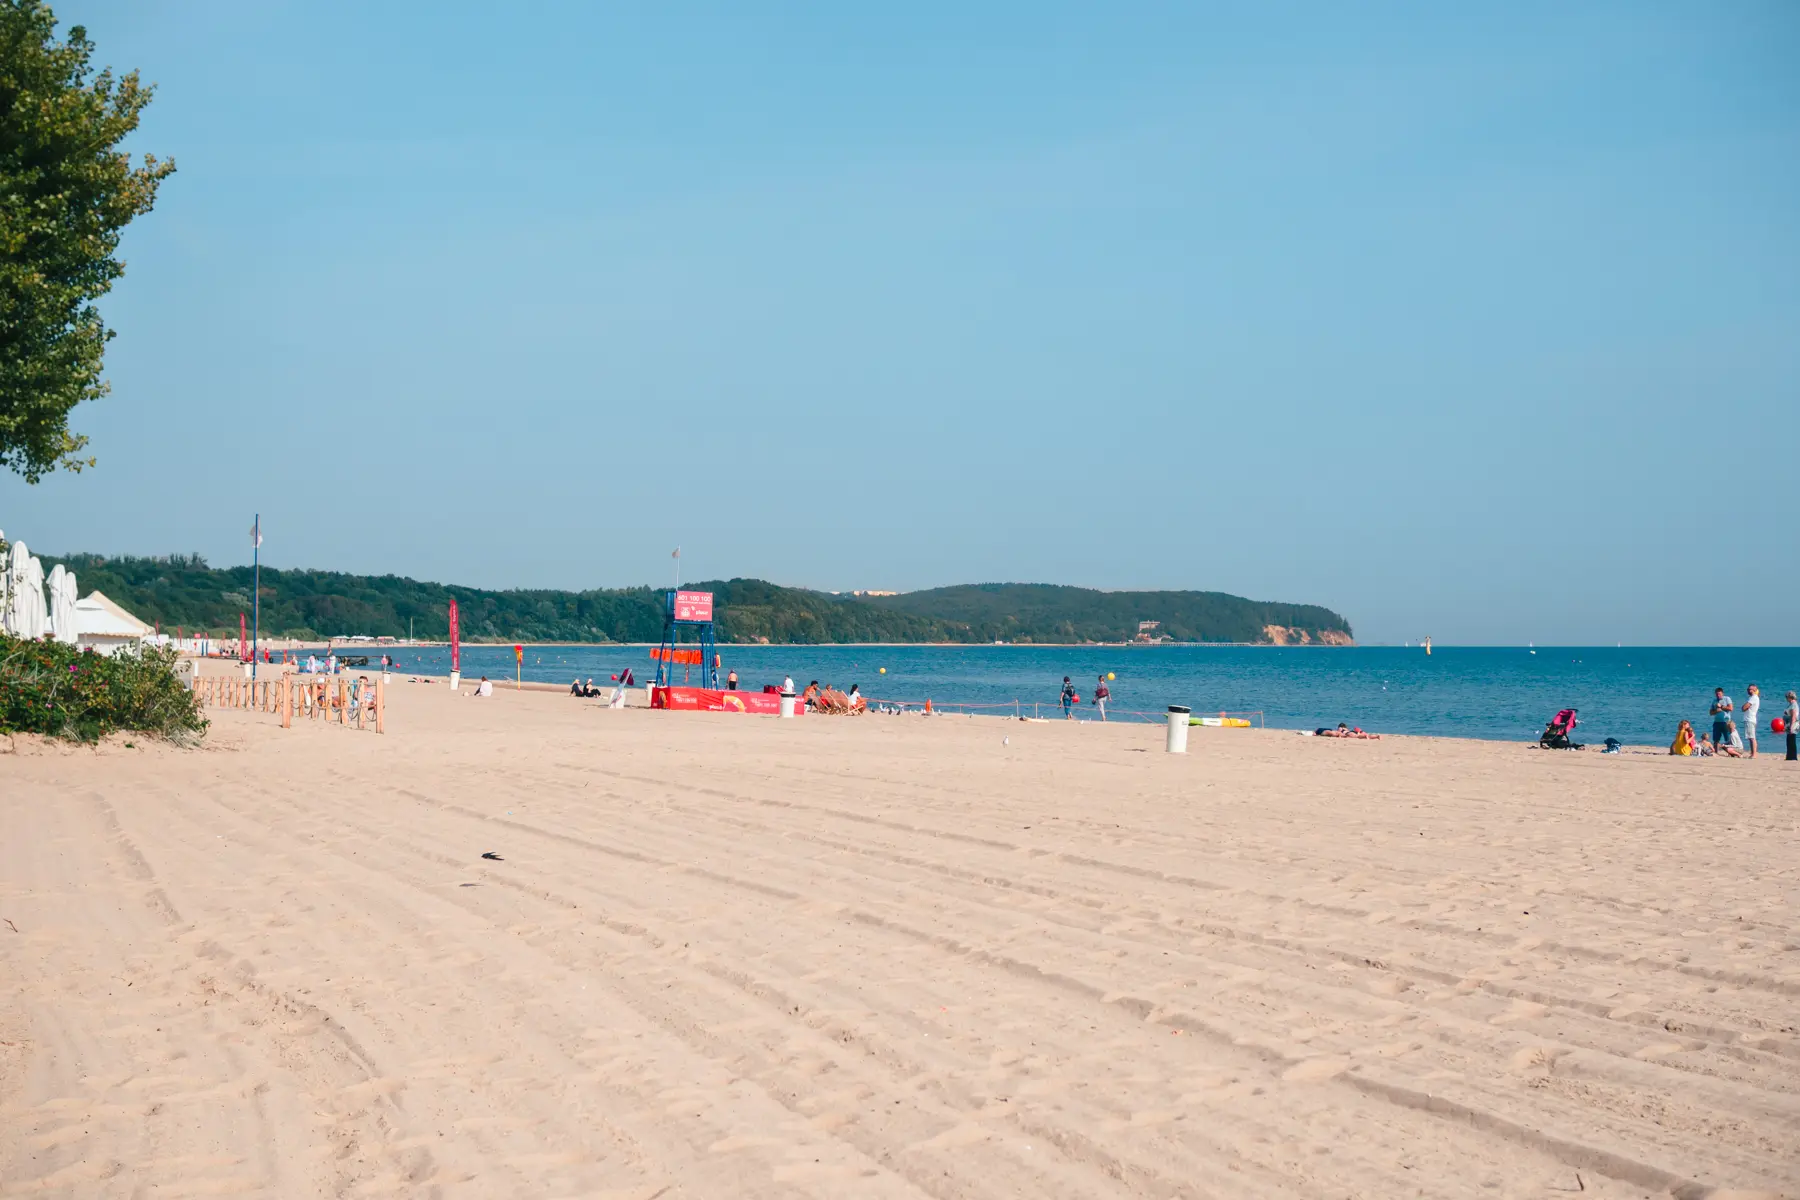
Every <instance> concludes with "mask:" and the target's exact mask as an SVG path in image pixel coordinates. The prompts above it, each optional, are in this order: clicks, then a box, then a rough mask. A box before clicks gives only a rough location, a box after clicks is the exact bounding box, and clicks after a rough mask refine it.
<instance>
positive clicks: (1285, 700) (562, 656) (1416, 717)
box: [350, 646, 1800, 750]
mask: <svg viewBox="0 0 1800 1200" xmlns="http://www.w3.org/2000/svg"><path fill="white" fill-rule="evenodd" d="M720 650H721V654H722V655H723V658H724V669H727V670H729V669H732V668H735V669H736V670H737V672H738V676H739V679H740V685H739V686H741V687H743V688H745V689H747V690H760V689H761V688H762V686H763V685H764V684H765V683H777V682H779V681H780V679H781V677H782V676H783V675H784V674H787V675H792V676H793V677H794V679H795V681H796V682H797V683H798V684H799V685H800V686H802V687H804V686H805V685H806V684H807V683H808V682H809V681H811V680H814V679H817V680H820V681H821V682H827V683H831V684H834V685H836V686H837V687H839V688H848V687H849V685H850V684H852V683H856V684H860V685H861V687H862V691H863V693H864V694H865V695H867V696H869V697H871V698H872V699H876V700H883V699H887V700H896V701H904V702H907V703H910V704H922V703H923V702H924V701H925V700H927V699H930V700H931V701H932V702H933V707H934V708H938V709H948V710H955V709H958V708H961V707H964V706H973V705H994V706H998V707H997V708H994V709H990V710H988V711H999V712H1012V711H1014V705H1015V704H1016V705H1017V706H1018V711H1020V712H1021V713H1023V714H1025V715H1031V714H1032V713H1033V712H1034V711H1041V712H1042V713H1043V714H1044V715H1050V714H1052V713H1053V712H1057V711H1058V710H1057V693H1058V692H1059V691H1060V690H1061V687H1062V678H1063V676H1064V675H1068V676H1071V677H1072V678H1073V679H1074V680H1075V684H1076V688H1077V690H1078V691H1079V693H1080V695H1081V698H1082V703H1081V704H1080V705H1079V706H1077V708H1076V712H1077V715H1078V716H1080V717H1083V718H1092V717H1094V716H1095V715H1096V714H1095V713H1094V712H1093V709H1092V706H1091V705H1090V704H1089V703H1088V700H1089V698H1090V696H1091V694H1092V690H1093V684H1094V681H1095V678H1096V676H1098V675H1100V674H1102V673H1105V672H1109V671H1110V672H1112V673H1113V674H1115V675H1116V676H1117V677H1118V678H1117V679H1116V680H1115V681H1114V682H1113V683H1112V684H1111V685H1110V686H1111V688H1112V693H1113V699H1112V703H1111V706H1110V707H1111V708H1112V709H1113V710H1115V714H1116V716H1118V717H1126V719H1129V717H1128V716H1127V714H1128V713H1130V712H1138V713H1144V714H1148V715H1149V717H1150V718H1151V719H1156V718H1157V715H1158V714H1160V713H1162V712H1164V711H1165V710H1166V709H1167V706H1168V705H1170V704H1186V705H1188V706H1189V707H1190V708H1192V709H1193V710H1194V712H1195V713H1198V714H1206V713H1217V712H1222V711H1228V712H1236V713H1260V714H1261V716H1260V718H1259V719H1260V720H1261V721H1262V722H1263V723H1265V724H1267V725H1268V726H1270V727H1272V728H1278V729H1312V728H1314V727H1316V726H1320V725H1336V724H1337V723H1338V722H1339V721H1346V722H1348V723H1350V724H1351V725H1360V726H1361V727H1362V728H1364V729H1366V730H1369V731H1370V732H1372V733H1405V734H1431V735H1436V736H1444V737H1466V738H1486V739H1493V740H1500V741H1535V740H1536V739H1537V735H1538V733H1539V732H1540V731H1541V730H1542V729H1543V727H1544V723H1545V722H1546V721H1548V720H1549V719H1550V717H1551V716H1552V715H1553V714H1555V712H1556V711H1557V710H1558V709H1561V708H1571V707H1572V708H1578V709H1580V710H1581V725H1580V728H1579V730H1578V732H1577V737H1578V738H1579V739H1580V740H1583V741H1587V742H1599V741H1602V740H1604V739H1605V738H1607V737H1616V738H1619V739H1620V740H1621V741H1625V742H1629V743H1633V744H1664V745H1666V744H1667V743H1668V742H1669V741H1670V740H1672V739H1673V737H1674V733H1675V725H1676V723H1677V722H1678V721H1679V720H1680V719H1681V718H1683V717H1687V718H1688V719H1690V720H1692V721H1693V722H1694V725H1695V728H1696V729H1699V730H1701V731H1702V732H1704V731H1705V729H1706V728H1707V727H1708V726H1709V725H1710V720H1709V719H1708V717H1707V707H1708V705H1709V704H1710V703H1711V701H1712V689H1713V688H1714V687H1715V686H1719V687H1723V688H1725V690H1726V692H1727V693H1728V694H1729V695H1730V696H1731V697H1732V701H1733V703H1741V702H1742V700H1743V697H1744V692H1745V686H1746V685H1747V684H1751V683H1755V684H1759V685H1760V686H1761V688H1762V693H1763V704H1762V720H1761V726H1762V728H1761V734H1762V737H1763V748H1764V749H1765V750H1766V749H1768V748H1770V738H1771V736H1772V735H1771V734H1770V733H1769V729H1768V722H1769V719H1770V718H1771V717H1775V716H1779V715H1780V713H1781V711H1782V708H1783V707H1784V705H1785V701H1783V699H1782V696H1783V695H1784V694H1785V693H1786V692H1787V691H1789V690H1790V689H1795V690H1800V648H1797V647H1781V648H1774V649H1745V648H1728V649H1681V648H1670V647H1659V648H1643V647H1636V648H1632V647H1625V648H1615V647H1610V646H1609V647H1604V648H1594V647H1566V646H1539V647H1537V648H1536V653H1532V652H1531V651H1530V650H1528V649H1527V648H1525V647H1523V646H1521V647H1457V646H1438V647H1436V648H1435V649H1434V651H1433V653H1431V654H1430V655H1427V654H1426V653H1425V652H1424V651H1423V650H1421V649H1416V648H1412V649H1402V648H1394V647H1381V646H1371V647H1356V648H1347V649H1322V648H1297V647H1289V648H1279V647H1252V646H1154V647H1120V646H1076V647H1056V646H723V647H721V648H720ZM350 652H351V653H358V652H359V651H350ZM391 652H392V653H393V654H394V657H395V660H396V668H395V669H396V670H400V671H404V672H410V673H415V674H431V675H447V674H449V672H450V652H449V649H448V648H447V647H441V646H435V647H409V646H401V647H398V648H396V649H393V650H392V651H391ZM653 665H654V664H653V663H652V662H651V661H650V654H649V649H648V648H647V647H644V646H528V647H526V649H525V662H524V670H523V674H524V677H525V678H526V679H530V680H539V681H547V682H551V683H568V682H569V681H570V680H571V679H572V678H575V677H577V676H579V677H581V678H582V679H587V678H588V677H590V676H591V677H592V678H593V679H594V681H595V683H596V684H605V683H607V682H608V677H609V676H611V675H613V674H614V673H616V672H618V671H620V670H622V669H624V668H625V667H630V668H631V669H632V670H633V671H635V672H636V673H637V676H638V680H639V682H640V683H641V682H643V681H645V680H646V679H647V678H648V676H649V675H650V673H651V668H652V667H653ZM884 667H885V668H886V674H882V673H880V672H881V668H884ZM677 672H678V675H679V672H680V668H677ZM463 674H464V675H465V676H466V677H469V678H474V677H478V676H480V675H483V674H485V675H489V676H491V677H493V678H495V679H511V678H512V677H513V651H512V647H510V646H465V647H464V648H463ZM698 676H699V671H698V670H697V669H696V670H695V671H694V677H695V678H694V682H695V683H698V682H699V679H698ZM677 681H678V682H679V678H678V680H677Z"/></svg>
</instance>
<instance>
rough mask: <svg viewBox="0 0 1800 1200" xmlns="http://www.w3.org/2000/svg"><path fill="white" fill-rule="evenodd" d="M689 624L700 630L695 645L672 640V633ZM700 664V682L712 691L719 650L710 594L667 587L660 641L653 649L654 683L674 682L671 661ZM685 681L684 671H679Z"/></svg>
mask: <svg viewBox="0 0 1800 1200" xmlns="http://www.w3.org/2000/svg"><path fill="white" fill-rule="evenodd" d="M684 626H686V627H691V628H696V629H698V630H699V631H700V646H699V649H697V650H696V649H695V648H694V646H693V643H691V642H690V643H688V644H687V645H685V646H679V647H678V646H677V645H676V644H675V639H676V637H677V636H678V635H679V634H680V632H681V630H682V628H683V627H684ZM677 663H681V664H683V665H684V666H689V667H694V666H697V667H699V668H700V686H701V687H703V688H708V689H711V690H714V691H716V690H717V689H718V686H719V653H718V645H717V641H716V639H715V637H714V635H713V594H712V593H711V592H683V591H679V590H677V591H671V592H668V593H666V595H665V597H664V605H663V634H662V645H661V646H658V647H657V649H656V679H655V686H656V687H659V688H670V687H674V686H675V665H676V664H677ZM683 682H684V683H685V682H686V673H685V672H684V673H683Z"/></svg>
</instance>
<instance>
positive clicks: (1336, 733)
mask: <svg viewBox="0 0 1800 1200" xmlns="http://www.w3.org/2000/svg"><path fill="white" fill-rule="evenodd" d="M1313 736H1314V737H1334V738H1358V739H1361V740H1363V741H1370V742H1379V741H1380V740H1381V735H1380V734H1379V733H1364V732H1363V731H1362V730H1361V729H1352V728H1351V727H1350V726H1348V725H1346V724H1344V723H1343V722H1342V721H1339V722H1338V727H1337V728H1336V729H1315V730H1313Z"/></svg>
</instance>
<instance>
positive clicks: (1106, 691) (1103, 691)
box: [1094, 675, 1112, 721]
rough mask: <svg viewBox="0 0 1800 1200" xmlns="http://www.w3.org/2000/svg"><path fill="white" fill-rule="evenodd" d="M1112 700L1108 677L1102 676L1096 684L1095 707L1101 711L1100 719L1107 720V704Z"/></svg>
mask: <svg viewBox="0 0 1800 1200" xmlns="http://www.w3.org/2000/svg"><path fill="white" fill-rule="evenodd" d="M1111 699H1112V689H1111V688H1109V687H1107V686H1106V676H1104V675H1102V676H1100V678H1099V679H1098V680H1097V681H1096V682H1095V684H1094V707H1095V708H1097V709H1099V710H1100V719H1101V720H1102V721H1104V720H1106V702H1107V701H1108V700H1111Z"/></svg>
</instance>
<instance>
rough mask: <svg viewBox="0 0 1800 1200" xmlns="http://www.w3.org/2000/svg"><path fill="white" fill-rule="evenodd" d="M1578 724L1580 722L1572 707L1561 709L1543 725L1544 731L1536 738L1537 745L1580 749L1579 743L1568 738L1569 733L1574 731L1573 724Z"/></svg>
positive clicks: (1548, 747)
mask: <svg viewBox="0 0 1800 1200" xmlns="http://www.w3.org/2000/svg"><path fill="white" fill-rule="evenodd" d="M1578 724H1580V722H1579V721H1578V720H1577V719H1576V716H1575V710H1574V709H1572V708H1565V709H1563V710H1562V711H1561V712H1559V713H1557V714H1556V716H1554V717H1552V718H1551V719H1550V723H1549V724H1548V725H1546V726H1544V732H1543V734H1542V735H1541V736H1539V738H1538V745H1539V746H1542V747H1543V748H1544V749H1546V750H1579V749H1581V747H1580V746H1579V745H1577V744H1576V743H1575V742H1573V741H1571V740H1570V738H1569V735H1570V734H1572V733H1574V732H1575V726H1576V725H1578Z"/></svg>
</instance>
